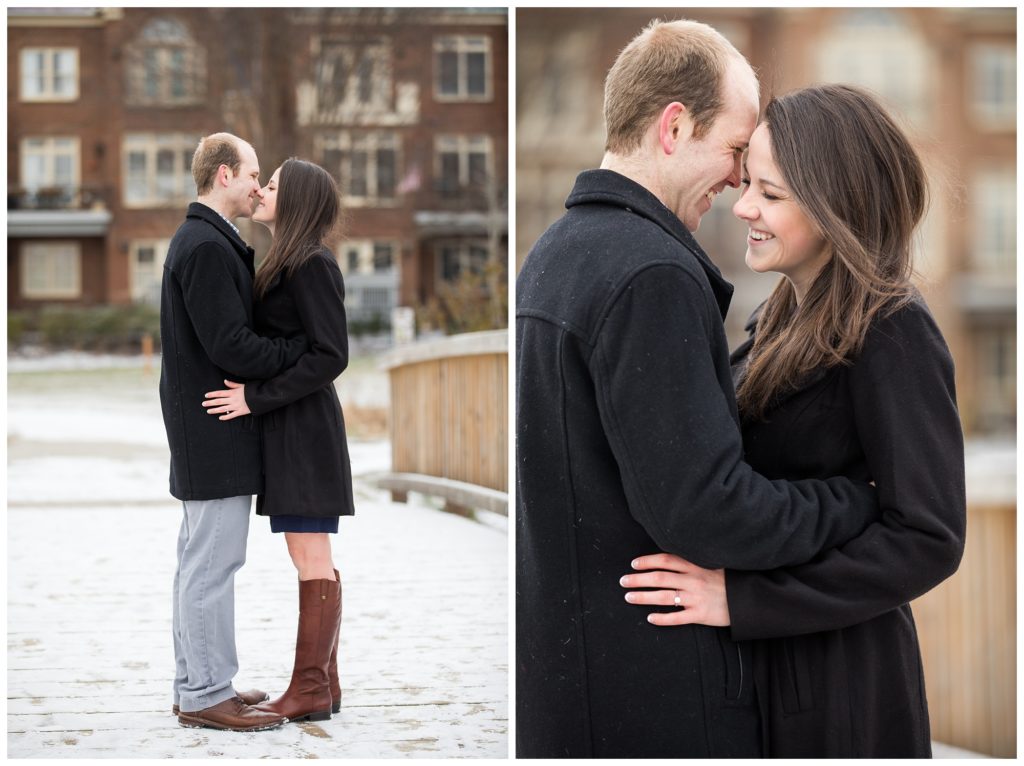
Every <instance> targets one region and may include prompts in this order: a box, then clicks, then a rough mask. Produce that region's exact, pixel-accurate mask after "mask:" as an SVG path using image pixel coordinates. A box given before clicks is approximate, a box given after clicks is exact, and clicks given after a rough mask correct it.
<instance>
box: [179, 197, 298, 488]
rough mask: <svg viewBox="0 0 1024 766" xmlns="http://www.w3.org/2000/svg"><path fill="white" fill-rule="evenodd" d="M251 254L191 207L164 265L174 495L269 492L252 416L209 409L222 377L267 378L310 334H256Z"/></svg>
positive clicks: (220, 223)
mask: <svg viewBox="0 0 1024 766" xmlns="http://www.w3.org/2000/svg"><path fill="white" fill-rule="evenodd" d="M254 273H255V271H254V254H253V250H252V248H251V247H249V246H248V245H246V244H245V243H244V242H243V241H242V240H241V238H240V237H239V236H238V234H236V233H235V231H234V230H233V229H232V228H231V227H230V226H229V225H228V223H227V222H226V221H225V220H224V219H223V218H221V217H220V215H218V214H217V212H216V211H214V210H212V209H211V208H209V207H207V206H206V205H203V204H201V203H199V202H193V203H192V204H190V205H189V206H188V212H187V214H186V216H185V222H184V223H183V224H182V225H181V226H179V227H178V231H177V232H175V234H174V237H173V239H171V244H170V247H169V248H168V251H167V259H166V261H165V262H164V275H163V284H162V286H161V294H160V343H161V346H162V362H161V368H160V403H161V406H162V408H163V416H164V426H165V427H166V429H167V441H168V443H169V444H170V448H171V485H170V487H171V494H172V495H173V496H174V497H176V498H178V499H179V500H213V499H216V498H221V497H236V496H238V495H253V494H257V493H259V492H261V491H262V490H263V459H262V456H261V454H260V436H259V430H258V429H257V426H256V423H255V422H254V419H253V418H251V417H244V418H235V419H233V420H225V421H222V420H219V419H218V418H217V416H215V415H209V414H207V412H206V410H205V409H204V408H203V399H204V398H205V394H206V392H208V391H217V390H220V389H223V388H224V380H225V379H228V380H236V381H240V382H245V381H247V380H250V379H252V378H270V377H273V376H274V375H276V374H277V373H279V372H280V371H281V370H283V369H284V368H286V367H289V366H291V365H292V364H294V363H295V361H296V360H297V359H298V358H299V357H300V356H301V355H302V353H303V351H304V350H305V349H306V347H307V345H308V344H307V342H306V340H305V338H293V339H291V340H288V339H284V338H275V339H270V338H261V337H259V336H257V335H256V334H255V333H254V332H253V330H252V320H253V315H252V279H253V274H254Z"/></svg>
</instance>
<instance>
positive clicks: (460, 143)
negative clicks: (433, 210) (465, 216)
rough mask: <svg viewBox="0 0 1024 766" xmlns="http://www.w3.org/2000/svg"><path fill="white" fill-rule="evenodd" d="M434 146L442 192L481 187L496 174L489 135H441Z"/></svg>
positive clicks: (447, 194)
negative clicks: (494, 172)
mask: <svg viewBox="0 0 1024 766" xmlns="http://www.w3.org/2000/svg"><path fill="white" fill-rule="evenodd" d="M434 148H435V150H436V156H437V163H436V172H437V179H438V186H439V190H440V192H441V194H442V195H445V196H454V195H457V194H459V193H460V192H461V191H462V190H464V189H473V190H476V191H480V190H482V189H484V188H485V186H486V184H487V181H488V179H490V178H491V177H492V170H491V167H492V162H491V139H490V137H489V136H438V137H437V138H436V139H435V141H434Z"/></svg>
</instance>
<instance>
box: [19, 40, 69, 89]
mask: <svg viewBox="0 0 1024 766" xmlns="http://www.w3.org/2000/svg"><path fill="white" fill-rule="evenodd" d="M77 98H78V49H77V48H22V50H21V100H22V101H74V100H75V99H77Z"/></svg>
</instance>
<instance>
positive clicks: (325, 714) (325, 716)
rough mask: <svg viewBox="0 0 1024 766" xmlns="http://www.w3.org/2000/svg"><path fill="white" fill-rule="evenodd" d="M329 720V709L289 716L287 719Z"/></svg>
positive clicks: (290, 720)
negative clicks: (293, 716)
mask: <svg viewBox="0 0 1024 766" xmlns="http://www.w3.org/2000/svg"><path fill="white" fill-rule="evenodd" d="M329 720H331V711H330V710H318V711H316V712H314V713H306V714H304V715H300V716H296V717H295V718H289V719H288V721H289V722H292V721H329Z"/></svg>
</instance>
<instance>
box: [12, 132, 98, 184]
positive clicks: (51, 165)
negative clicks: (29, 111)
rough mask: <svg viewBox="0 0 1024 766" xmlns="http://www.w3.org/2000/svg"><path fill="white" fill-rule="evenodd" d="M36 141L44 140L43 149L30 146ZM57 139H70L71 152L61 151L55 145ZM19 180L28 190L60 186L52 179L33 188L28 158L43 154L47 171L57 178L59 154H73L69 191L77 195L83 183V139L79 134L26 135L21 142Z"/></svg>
mask: <svg viewBox="0 0 1024 766" xmlns="http://www.w3.org/2000/svg"><path fill="white" fill-rule="evenodd" d="M36 141H43V142H44V146H43V147H42V151H39V152H37V151H36V150H35V149H34V148H30V146H29V145H30V144H31V143H32V142H36ZM57 141H70V142H71V144H72V149H71V152H69V153H65V152H63V151H59V150H58V149H57V147H56V146H55V142H57ZM19 151H20V157H19V170H18V172H19V182H18V185H19V186H20V187H21V188H23V189H25V190H26V191H28V192H38V191H39V190H41V189H48V188H58V187H59V186H60V184H59V183H58V181H56V180H50V181H47V182H45V183H42V184H39V186H38V187H36V188H32V187H31V186H29V179H28V175H29V172H28V159H29V157H30V156H42V157H43V158H44V163H45V164H46V166H47V167H46V171H47V173H49V174H50V175H51V177H52V178H54V179H55V178H56V174H55V170H56V158H57V157H58V156H59V155H64V156H69V155H70V156H71V157H72V161H71V168H72V172H71V182H70V184H69V185H68V191H69V192H70V194H71V195H72V196H74V195H76V194H77V192H78V190H79V189H80V188H81V185H82V140H81V139H80V138H79V137H78V136H24V137H23V138H22V139H21V141H20V142H19Z"/></svg>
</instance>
